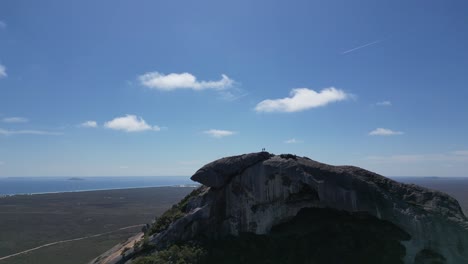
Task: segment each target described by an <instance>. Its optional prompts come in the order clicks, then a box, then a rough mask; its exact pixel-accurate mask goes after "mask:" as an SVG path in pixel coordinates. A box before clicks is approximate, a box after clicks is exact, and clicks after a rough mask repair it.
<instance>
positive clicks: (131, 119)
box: [104, 114, 161, 132]
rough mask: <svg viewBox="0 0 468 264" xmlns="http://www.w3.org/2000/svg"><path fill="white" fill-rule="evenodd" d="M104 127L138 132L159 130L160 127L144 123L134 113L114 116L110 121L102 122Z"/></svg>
mask: <svg viewBox="0 0 468 264" xmlns="http://www.w3.org/2000/svg"><path fill="white" fill-rule="evenodd" d="M104 127H107V128H110V129H114V130H122V131H125V132H140V131H147V130H152V131H160V130H161V128H160V127H159V126H151V125H149V124H147V123H146V121H145V120H144V119H143V118H141V117H137V116H136V115H128V114H127V115H126V116H122V117H116V118H114V119H112V120H111V121H108V122H106V123H105V124H104Z"/></svg>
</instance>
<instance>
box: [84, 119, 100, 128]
mask: <svg viewBox="0 0 468 264" xmlns="http://www.w3.org/2000/svg"><path fill="white" fill-rule="evenodd" d="M97 126H98V124H97V122H96V121H93V120H88V121H85V122H83V123H81V124H80V127H92V128H95V127H97Z"/></svg>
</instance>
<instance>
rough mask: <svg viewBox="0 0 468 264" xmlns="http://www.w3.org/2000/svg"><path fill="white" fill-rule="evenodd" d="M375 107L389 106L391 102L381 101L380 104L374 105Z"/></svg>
mask: <svg viewBox="0 0 468 264" xmlns="http://www.w3.org/2000/svg"><path fill="white" fill-rule="evenodd" d="M375 105H376V106H391V105H392V102H390V101H382V102H377V103H375Z"/></svg>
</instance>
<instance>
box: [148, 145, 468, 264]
mask: <svg viewBox="0 0 468 264" xmlns="http://www.w3.org/2000/svg"><path fill="white" fill-rule="evenodd" d="M192 180H194V181H198V182H200V183H202V184H204V186H203V187H201V188H200V189H199V190H198V191H197V193H196V194H195V195H193V197H191V198H189V199H187V200H186V201H184V204H183V206H180V207H178V208H180V210H181V213H182V216H181V217H178V218H177V219H176V220H175V221H173V222H172V223H171V224H170V225H168V226H167V227H166V228H165V229H163V230H162V229H158V232H157V233H154V234H151V236H150V237H149V241H150V243H151V244H152V245H153V246H154V247H155V248H156V249H163V248H165V247H166V246H168V245H169V244H171V243H173V242H176V241H189V240H193V239H218V238H222V237H226V236H231V235H232V236H239V235H242V234H244V233H246V232H247V233H252V234H258V235H262V234H270V233H272V232H273V231H274V230H276V229H278V228H279V227H280V226H281V225H284V224H285V223H288V222H290V221H293V220H294V219H295V217H297V216H298V215H302V214H303V213H299V212H304V210H307V209H314V208H315V209H317V210H316V211H309V212H314V213H315V214H320V212H321V211H320V210H318V209H326V210H334V211H336V215H341V214H340V213H339V212H347V213H348V214H351V215H350V216H346V215H345V216H343V219H354V220H353V221H355V220H356V219H361V218H359V217H357V218H356V217H355V215H356V214H358V215H359V214H365V215H367V216H366V217H367V218H365V219H371V218H372V219H377V220H378V221H385V223H390V224H391V225H394V227H392V226H390V227H389V226H388V225H387V224H385V225H383V226H385V228H386V229H385V230H397V229H398V230H401V234H402V235H399V236H398V239H400V240H401V241H403V242H402V243H403V245H404V254H403V255H404V257H403V260H404V262H405V263H431V262H430V261H432V260H437V261H438V262H437V263H468V221H467V218H466V217H465V215H464V214H463V212H462V210H461V208H460V206H459V204H458V202H457V201H456V200H455V199H453V198H452V197H450V196H448V195H446V194H443V193H441V192H437V191H432V190H428V189H425V188H422V187H419V186H416V185H407V184H402V183H398V182H396V181H393V180H390V179H388V178H385V177H383V176H380V175H378V174H375V173H372V172H370V171H367V170H364V169H361V168H357V167H352V166H330V165H326V164H323V163H319V162H316V161H313V160H310V159H309V158H305V157H297V156H294V155H290V154H287V155H272V154H270V153H267V152H260V153H251V154H246V155H241V156H234V157H228V158H223V159H220V160H217V161H214V162H212V163H210V164H207V165H205V166H204V167H202V168H201V169H200V170H199V171H197V172H196V173H195V174H194V175H193V177H192ZM178 215H179V214H178ZM340 217H341V216H340ZM369 217H370V218H369ZM174 219H175V218H174ZM372 219H371V220H369V221H370V222H372V223H374V222H375V221H374V220H372ZM294 221H299V220H297V219H296V220H294ZM356 221H357V220H356ZM356 221H355V222H356ZM340 223H343V222H340ZM375 226H379V225H377V224H375ZM272 230H273V231H272ZM356 230H359V229H357V228H356ZM379 232H383V231H379ZM392 232H393V231H392ZM395 232H396V231H395ZM398 232H399V231H398ZM395 239H396V238H395ZM385 243H386V242H385ZM392 243H393V242H392ZM392 245H393V244H392Z"/></svg>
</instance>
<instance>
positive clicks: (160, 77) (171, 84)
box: [138, 72, 234, 91]
mask: <svg viewBox="0 0 468 264" xmlns="http://www.w3.org/2000/svg"><path fill="white" fill-rule="evenodd" d="M138 79H139V81H140V83H141V84H142V85H143V86H146V87H148V88H151V89H157V90H162V91H173V90H176V89H192V90H196V91H199V90H205V89H214V90H223V89H226V88H229V87H231V86H232V85H233V84H234V80H232V79H230V78H229V77H228V76H227V75H225V74H222V75H221V79H220V80H218V81H198V80H197V77H195V76H194V75H192V74H190V73H188V72H184V73H170V74H163V73H159V72H148V73H145V74H143V75H140V76H139V77H138Z"/></svg>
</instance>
